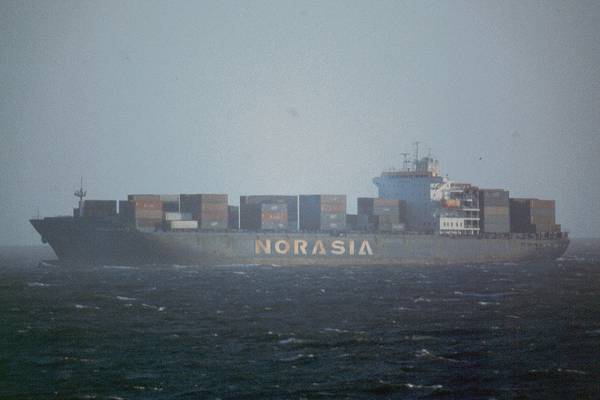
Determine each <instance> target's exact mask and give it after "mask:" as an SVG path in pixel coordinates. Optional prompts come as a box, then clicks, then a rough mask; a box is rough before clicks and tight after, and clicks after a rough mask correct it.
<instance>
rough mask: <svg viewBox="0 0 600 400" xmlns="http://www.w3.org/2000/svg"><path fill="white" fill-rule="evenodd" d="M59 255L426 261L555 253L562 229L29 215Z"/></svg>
mask: <svg viewBox="0 0 600 400" xmlns="http://www.w3.org/2000/svg"><path fill="white" fill-rule="evenodd" d="M31 224H32V225H33V226H34V227H35V229H36V230H37V231H38V232H39V233H40V235H41V237H42V241H43V242H44V243H48V244H49V245H50V246H51V247H52V249H53V250H54V252H55V253H56V255H57V256H58V258H59V260H60V261H61V262H62V263H84V264H105V265H148V264H182V265H233V264H265V265H267V264H269V265H289V266H293V265H324V266H335V265H365V266H367V265H434V264H464V263H512V262H527V261H543V260H555V259H557V258H559V257H560V256H562V255H563V254H564V252H565V251H566V249H567V247H568V245H569V239H568V238H567V237H566V235H564V234H559V235H554V236H551V237H550V236H541V235H518V234H512V235H505V236H498V237H485V236H456V237H451V236H444V235H433V234H411V233H394V234H392V233H366V232H347V233H337V234H332V233H309V232H272V233H268V232H243V231H196V230H195V231H162V230H147V231H143V230H137V229H135V228H131V227H127V226H125V225H121V224H119V223H118V222H117V221H115V220H110V219H99V220H94V219H87V218H73V217H53V218H44V219H34V220H31Z"/></svg>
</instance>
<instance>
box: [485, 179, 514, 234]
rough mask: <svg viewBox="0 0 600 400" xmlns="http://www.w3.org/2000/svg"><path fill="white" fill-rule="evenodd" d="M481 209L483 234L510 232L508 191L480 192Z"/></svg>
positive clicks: (487, 190)
mask: <svg viewBox="0 0 600 400" xmlns="http://www.w3.org/2000/svg"><path fill="white" fill-rule="evenodd" d="M479 208H480V224H481V225H480V227H481V231H482V232H486V233H509V232H510V230H511V229H510V206H509V197H508V191H507V190H502V189H481V190H479Z"/></svg>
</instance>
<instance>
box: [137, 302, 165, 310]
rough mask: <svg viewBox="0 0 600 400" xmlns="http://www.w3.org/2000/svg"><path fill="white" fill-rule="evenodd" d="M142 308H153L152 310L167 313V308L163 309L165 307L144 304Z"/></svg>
mask: <svg viewBox="0 0 600 400" xmlns="http://www.w3.org/2000/svg"><path fill="white" fill-rule="evenodd" d="M142 307H145V308H151V309H153V310H156V311H165V310H166V307H163V306H153V305H150V304H146V303H142Z"/></svg>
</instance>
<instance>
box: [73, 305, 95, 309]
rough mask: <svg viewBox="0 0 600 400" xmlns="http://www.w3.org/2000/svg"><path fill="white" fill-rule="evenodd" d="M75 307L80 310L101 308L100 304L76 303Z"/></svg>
mask: <svg viewBox="0 0 600 400" xmlns="http://www.w3.org/2000/svg"><path fill="white" fill-rule="evenodd" d="M75 308H77V309H78V310H99V309H100V307H98V306H86V305H83V304H75Z"/></svg>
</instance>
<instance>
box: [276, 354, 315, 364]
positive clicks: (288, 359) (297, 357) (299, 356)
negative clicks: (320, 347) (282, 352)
mask: <svg viewBox="0 0 600 400" xmlns="http://www.w3.org/2000/svg"><path fill="white" fill-rule="evenodd" d="M314 357H315V355H314V354H311V353H309V354H304V353H300V354H295V355H293V356H290V357H283V358H280V359H279V361H283V362H292V361H298V360H301V359H303V358H309V359H310V358H314Z"/></svg>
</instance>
